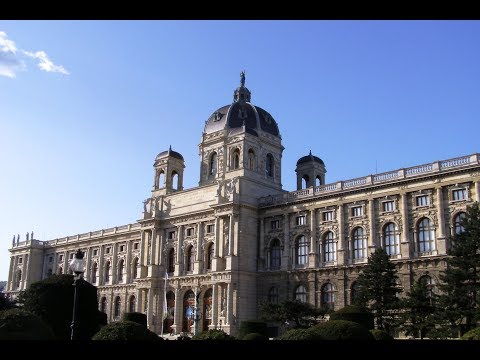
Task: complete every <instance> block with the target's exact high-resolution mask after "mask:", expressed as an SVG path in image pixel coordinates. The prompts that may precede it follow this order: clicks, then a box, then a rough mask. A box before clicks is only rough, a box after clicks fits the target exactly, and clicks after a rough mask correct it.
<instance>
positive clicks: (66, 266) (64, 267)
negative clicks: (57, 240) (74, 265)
mask: <svg viewBox="0 0 480 360" xmlns="http://www.w3.org/2000/svg"><path fill="white" fill-rule="evenodd" d="M69 262H70V261H69V259H68V256H67V252H66V251H64V252H63V273H64V274H68V270H69V266H68V264H69Z"/></svg>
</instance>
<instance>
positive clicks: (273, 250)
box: [270, 239, 282, 270]
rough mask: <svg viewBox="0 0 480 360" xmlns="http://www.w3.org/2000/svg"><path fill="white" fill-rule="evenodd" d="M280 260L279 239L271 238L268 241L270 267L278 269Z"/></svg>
mask: <svg viewBox="0 0 480 360" xmlns="http://www.w3.org/2000/svg"><path fill="white" fill-rule="evenodd" d="M281 261H282V250H281V249H280V241H279V240H278V239H273V240H272V242H271V243H270V269H271V270H278V269H280V265H281Z"/></svg>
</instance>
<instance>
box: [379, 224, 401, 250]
mask: <svg viewBox="0 0 480 360" xmlns="http://www.w3.org/2000/svg"><path fill="white" fill-rule="evenodd" d="M383 242H384V247H385V251H386V252H387V254H388V255H391V256H394V255H398V254H400V248H399V244H400V231H398V227H397V225H396V224H394V223H388V224H387V225H385V227H384V228H383Z"/></svg>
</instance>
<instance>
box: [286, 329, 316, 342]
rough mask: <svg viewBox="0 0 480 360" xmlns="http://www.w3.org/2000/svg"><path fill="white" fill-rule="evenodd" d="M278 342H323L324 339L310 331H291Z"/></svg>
mask: <svg viewBox="0 0 480 360" xmlns="http://www.w3.org/2000/svg"><path fill="white" fill-rule="evenodd" d="M277 340H322V338H321V336H319V335H318V334H316V333H313V332H312V331H311V330H310V329H290V330H288V331H286V332H284V333H283V334H282V335H281V336H279V337H278V338H277Z"/></svg>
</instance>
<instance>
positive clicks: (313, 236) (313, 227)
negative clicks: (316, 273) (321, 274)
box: [308, 209, 318, 268]
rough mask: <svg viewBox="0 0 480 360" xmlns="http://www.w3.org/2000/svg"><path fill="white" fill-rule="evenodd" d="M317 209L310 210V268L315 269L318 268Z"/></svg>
mask: <svg viewBox="0 0 480 360" xmlns="http://www.w3.org/2000/svg"><path fill="white" fill-rule="evenodd" d="M316 216H317V215H316V211H315V209H311V210H310V253H309V254H308V267H309V268H315V267H316V266H317V257H318V251H317V241H316V240H317V221H316V220H317V219H316Z"/></svg>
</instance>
